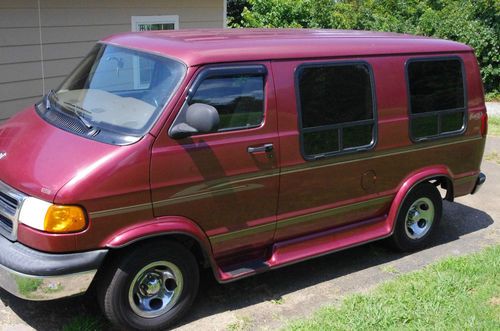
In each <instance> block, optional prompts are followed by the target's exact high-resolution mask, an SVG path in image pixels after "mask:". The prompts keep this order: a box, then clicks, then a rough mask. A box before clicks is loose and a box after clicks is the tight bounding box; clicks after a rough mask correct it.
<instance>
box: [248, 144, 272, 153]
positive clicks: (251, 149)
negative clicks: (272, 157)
mask: <svg viewBox="0 0 500 331" xmlns="http://www.w3.org/2000/svg"><path fill="white" fill-rule="evenodd" d="M273 149H274V145H273V144H265V145H262V146H258V147H248V149H247V151H248V153H259V152H266V153H270V152H272V151H273Z"/></svg>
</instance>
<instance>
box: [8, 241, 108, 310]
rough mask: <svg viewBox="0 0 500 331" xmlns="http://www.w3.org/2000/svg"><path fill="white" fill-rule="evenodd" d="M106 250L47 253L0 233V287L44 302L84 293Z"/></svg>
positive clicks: (23, 297) (28, 298) (18, 295)
mask: <svg viewBox="0 0 500 331" xmlns="http://www.w3.org/2000/svg"><path fill="white" fill-rule="evenodd" d="M107 253H108V250H106V249H100V250H94V251H87V252H78V253H64V254H62V253H46V252H41V251H37V250H34V249H32V248H30V247H27V246H25V245H23V244H21V243H20V242H12V241H9V240H8V239H7V238H5V237H2V236H0V287H1V288H3V289H5V290H6V291H8V292H10V293H12V294H13V295H15V296H17V297H20V298H22V299H26V300H32V301H43V300H53V299H59V298H64V297H69V296H73V295H77V294H81V293H84V292H85V291H87V289H88V288H89V286H90V284H91V283H92V280H93V279H94V276H95V274H96V273H97V270H98V269H99V268H100V266H101V265H102V263H103V261H104V259H105V257H106V255H107Z"/></svg>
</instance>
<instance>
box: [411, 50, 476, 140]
mask: <svg viewBox="0 0 500 331" xmlns="http://www.w3.org/2000/svg"><path fill="white" fill-rule="evenodd" d="M450 60H458V62H459V63H460V69H461V71H462V84H463V89H464V107H463V108H452V109H443V110H433V111H430V112H425V113H418V114H414V113H412V109H411V92H410V76H409V72H408V67H409V65H410V64H412V63H414V62H433V61H450ZM405 80H406V100H407V114H408V136H409V138H410V140H411V141H412V142H413V143H420V142H427V141H433V140H436V139H443V138H448V137H454V136H460V135H462V134H464V133H465V131H467V127H468V122H469V121H468V113H469V106H468V100H469V99H468V95H467V73H466V71H465V65H464V61H463V59H462V58H461V57H460V56H458V55H449V56H425V57H413V58H409V59H407V60H406V61H405ZM460 112H463V125H462V127H461V128H460V130H455V131H449V132H445V133H440V130H441V129H442V120H441V117H442V116H443V115H447V114H454V113H460ZM433 115H437V118H438V134H437V135H433V136H426V137H421V138H417V137H415V136H414V135H413V131H412V128H413V126H412V122H413V121H412V119H414V118H422V117H430V116H433Z"/></svg>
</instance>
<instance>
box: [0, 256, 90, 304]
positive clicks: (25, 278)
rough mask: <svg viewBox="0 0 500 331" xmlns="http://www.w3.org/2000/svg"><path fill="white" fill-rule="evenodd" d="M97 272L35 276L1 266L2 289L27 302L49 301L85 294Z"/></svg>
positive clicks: (0, 281)
mask: <svg viewBox="0 0 500 331" xmlns="http://www.w3.org/2000/svg"><path fill="white" fill-rule="evenodd" d="M96 273H97V270H91V271H86V272H80V273H75V274H70V275H61V276H33V275H26V274H22V273H19V272H17V271H14V270H11V269H9V268H7V267H5V266H3V265H0V287H1V288H3V289H4V290H6V291H7V292H9V293H11V294H13V295H15V296H16V297H19V298H21V299H25V300H31V301H47V300H55V299H60V298H66V297H70V296H74V295H78V294H82V293H85V292H86V291H87V290H88V288H89V287H90V284H91V283H92V280H93V279H94V276H95V274H96Z"/></svg>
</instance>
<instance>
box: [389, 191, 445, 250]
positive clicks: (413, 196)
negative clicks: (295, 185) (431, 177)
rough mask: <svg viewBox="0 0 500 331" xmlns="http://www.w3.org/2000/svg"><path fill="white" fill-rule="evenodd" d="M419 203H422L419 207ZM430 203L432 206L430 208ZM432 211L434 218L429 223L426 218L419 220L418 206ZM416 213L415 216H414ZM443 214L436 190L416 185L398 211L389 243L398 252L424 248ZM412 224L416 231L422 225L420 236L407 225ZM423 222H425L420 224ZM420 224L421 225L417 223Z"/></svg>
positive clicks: (439, 195) (440, 199) (439, 197)
mask: <svg viewBox="0 0 500 331" xmlns="http://www.w3.org/2000/svg"><path fill="white" fill-rule="evenodd" d="M420 202H422V204H421V205H419V204H420ZM427 202H430V203H432V206H430V203H427ZM425 205H427V208H433V209H434V213H433V214H434V217H433V219H432V221H431V222H429V221H428V220H426V218H430V217H428V216H427V214H425V215H426V216H425V217H423V216H422V218H421V219H420V220H419V217H420V214H419V213H418V212H419V211H422V210H423V209H420V206H422V207H425ZM410 209H412V214H411V215H412V216H413V215H416V216H414V217H410V219H409V218H408V217H409V215H410V214H409V212H410ZM415 212H416V214H415ZM424 212H425V211H424ZM442 213H443V201H442V198H441V194H440V193H439V191H438V189H437V188H436V187H435V186H434V185H433V184H431V183H428V182H425V183H421V184H418V186H416V187H415V188H413V189H412V190H411V191H410V193H409V194H408V195H407V196H406V198H405V200H404V202H403V205H402V206H401V209H400V210H399V214H398V217H397V220H396V225H395V227H394V233H393V235H392V237H391V238H390V239H391V240H390V243H391V244H392V246H393V247H394V248H396V249H398V250H400V251H404V252H406V251H414V250H418V249H422V248H424V247H426V246H427V245H428V244H429V242H430V240H431V238H432V236H433V234H434V232H435V230H436V228H437V227H438V225H439V223H440V221H441V216H442ZM407 221H408V223H413V224H412V226H414V227H416V229H417V230H418V229H421V228H420V225H424V226H425V227H424V229H426V230H425V231H424V230H423V231H422V233H421V234H419V233H417V232H416V231H413V227H410V226H408V223H407ZM421 221H425V222H421ZM419 222H421V223H419Z"/></svg>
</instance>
